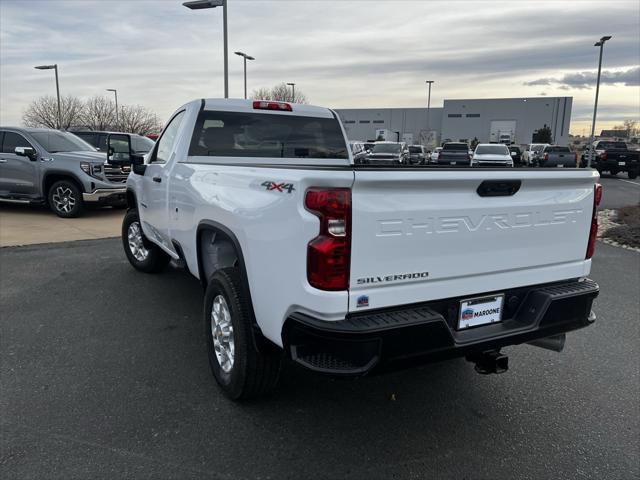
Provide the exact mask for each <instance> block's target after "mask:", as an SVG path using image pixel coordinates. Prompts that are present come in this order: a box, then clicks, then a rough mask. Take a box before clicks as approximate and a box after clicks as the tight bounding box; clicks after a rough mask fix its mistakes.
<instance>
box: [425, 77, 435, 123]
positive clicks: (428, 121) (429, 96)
mask: <svg viewBox="0 0 640 480" xmlns="http://www.w3.org/2000/svg"><path fill="white" fill-rule="evenodd" d="M426 83H427V84H428V85H429V95H428V96H427V135H428V134H429V133H428V132H429V129H430V123H431V119H430V118H429V116H430V115H429V114H430V112H431V84H432V83H435V80H427V81H426Z"/></svg>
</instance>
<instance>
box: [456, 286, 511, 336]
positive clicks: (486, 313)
mask: <svg viewBox="0 0 640 480" xmlns="http://www.w3.org/2000/svg"><path fill="white" fill-rule="evenodd" d="M503 304H504V295H502V294H501V295H493V296H490V297H480V298H470V299H467V300H462V301H461V302H460V314H459V315H458V330H464V329H465V328H470V327H477V326H479V325H487V324H490V323H497V322H501V321H502V306H503Z"/></svg>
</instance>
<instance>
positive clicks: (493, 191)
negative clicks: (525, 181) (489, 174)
mask: <svg viewBox="0 0 640 480" xmlns="http://www.w3.org/2000/svg"><path fill="white" fill-rule="evenodd" d="M520 185H522V180H485V181H484V182H482V183H481V184H480V186H479V187H478V189H477V190H476V192H478V195H480V196H481V197H510V196H511V195H515V194H516V192H517V191H518V190H520Z"/></svg>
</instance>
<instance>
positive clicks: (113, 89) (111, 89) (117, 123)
mask: <svg viewBox="0 0 640 480" xmlns="http://www.w3.org/2000/svg"><path fill="white" fill-rule="evenodd" d="M107 92H113V93H115V95H116V130H117V129H118V125H119V123H120V122H118V90H116V89H115V88H107Z"/></svg>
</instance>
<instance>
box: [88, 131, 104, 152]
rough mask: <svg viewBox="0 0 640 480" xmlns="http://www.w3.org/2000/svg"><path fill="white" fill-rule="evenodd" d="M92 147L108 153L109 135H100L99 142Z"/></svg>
mask: <svg viewBox="0 0 640 480" xmlns="http://www.w3.org/2000/svg"><path fill="white" fill-rule="evenodd" d="M92 145H93V146H94V147H96V148H97V149H98V150H100V151H101V152H106V151H107V134H106V133H101V134H99V135H98V141H97V142H95V144H92Z"/></svg>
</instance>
